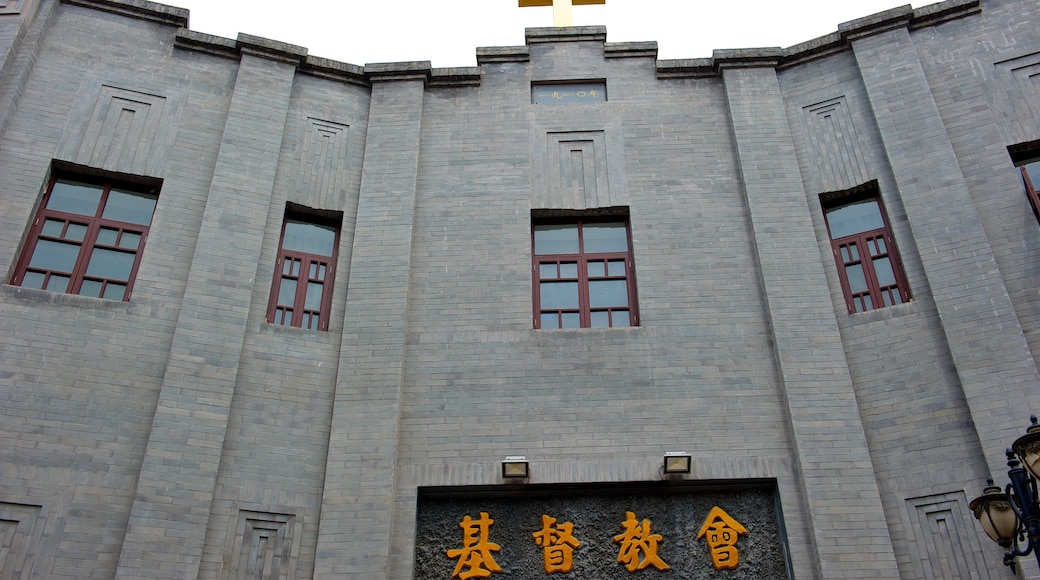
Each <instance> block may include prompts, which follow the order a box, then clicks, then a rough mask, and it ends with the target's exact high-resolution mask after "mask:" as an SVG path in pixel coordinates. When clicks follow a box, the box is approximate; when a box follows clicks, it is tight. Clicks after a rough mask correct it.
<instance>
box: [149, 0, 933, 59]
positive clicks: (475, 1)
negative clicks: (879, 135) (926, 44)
mask: <svg viewBox="0 0 1040 580" xmlns="http://www.w3.org/2000/svg"><path fill="white" fill-rule="evenodd" d="M160 1H162V2H163V3H165V4H172V5H174V6H181V7H183V8H187V9H189V10H191V20H190V23H191V29H192V30H195V31H197V32H205V33H207V34H215V35H217V36H224V37H227V38H235V37H237V36H238V33H239V32H244V33H247V34H253V35H256V36H263V37H266V38H270V39H272V40H279V41H282V42H289V43H292V44H298V45H300V46H304V47H306V48H307V49H308V50H309V54H311V55H313V56H320V57H325V58H331V59H333V60H338V61H343V62H348V63H351V64H357V65H363V64H365V63H370V62H396V61H409V60H429V61H432V62H433V66H434V67H454V66H473V65H475V64H476V49H477V47H483V46H520V45H523V44H524V28H526V27H540V26H552V8H523V9H521V8H519V7H518V2H517V0H160ZM930 3H932V2H931V0H923V1H921V2H915V3H914V6H915V7H920V6H924V5H926V4H930ZM904 4H907V2H906V1H905V0H902V1H900V0H607V4H606V5H604V6H575V7H574V24H575V25H577V26H581V25H605V26H606V27H607V41H608V42H631V41H645V40H656V41H657V44H658V49H659V53H658V56H659V58H662V59H674V58H700V57H708V56H711V51H712V50H713V49H716V48H752V47H761V46H780V47H788V46H791V45H793V44H798V43H800V42H804V41H806V40H811V39H813V38H816V37H817V36H823V35H824V34H829V33H831V32H834V31H836V30H837V29H838V24H839V23H841V22H846V21H849V20H854V19H856V18H860V17H862V16H867V15H870V14H874V13H875V12H881V11H883V10H887V9H889V8H894V7H896V6H900V5H904Z"/></svg>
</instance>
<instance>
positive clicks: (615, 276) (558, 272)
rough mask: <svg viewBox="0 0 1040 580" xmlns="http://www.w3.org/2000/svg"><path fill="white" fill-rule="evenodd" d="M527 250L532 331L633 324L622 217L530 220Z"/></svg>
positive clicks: (630, 266)
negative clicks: (531, 291) (532, 312)
mask: <svg viewBox="0 0 1040 580" xmlns="http://www.w3.org/2000/svg"><path fill="white" fill-rule="evenodd" d="M531 247H532V273H533V280H534V285H533V289H534V292H533V295H534V296H533V301H534V327H535V328H537V329H551V328H606V327H621V326H638V325H639V311H638V304H637V300H636V281H635V262H634V259H633V257H632V231H631V226H630V225H629V220H628V216H606V217H596V218H577V219H575V218H542V219H534V220H532V227H531Z"/></svg>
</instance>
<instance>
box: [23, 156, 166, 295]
mask: <svg viewBox="0 0 1040 580" xmlns="http://www.w3.org/2000/svg"><path fill="white" fill-rule="evenodd" d="M158 199H159V193H158V187H139V186H134V185H127V184H119V183H114V182H112V181H106V180H104V179H97V180H95V179H78V178H72V177H68V178H67V177H63V176H59V177H55V178H53V179H51V182H50V184H49V185H48V187H47V193H46V194H44V197H43V202H42V203H41V204H40V210H39V211H38V212H37V214H36V217H35V219H34V220H33V223H32V228H31V229H30V231H29V237H28V239H27V241H26V243H25V250H24V252H23V253H22V256H21V258H20V259H19V261H18V266H17V268H16V269H15V275H14V278H13V279H12V281H11V283H12V284H14V285H18V286H22V287H23V288H38V289H41V290H51V291H54V292H67V293H69V294H80V295H83V296H94V297H97V298H105V299H108V300H122V301H124V302H125V301H128V300H130V294H131V292H132V290H133V285H134V278H135V277H136V276H137V269H138V267H139V266H140V264H141V254H142V253H143V251H144V244H145V241H146V240H147V238H148V227H149V226H150V225H151V223H152V214H153V213H154V211H155V204H156V202H157V201H158Z"/></svg>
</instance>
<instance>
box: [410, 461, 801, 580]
mask: <svg viewBox="0 0 1040 580" xmlns="http://www.w3.org/2000/svg"><path fill="white" fill-rule="evenodd" d="M715 508H721V510H722V512H724V513H725V515H727V516H729V518H730V521H732V522H735V523H736V525H737V527H742V528H743V529H744V530H746V534H744V533H739V531H737V530H735V529H733V528H729V529H728V530H727V531H726V532H723V533H721V534H716V536H715V538H714V539H715V541H716V547H717V549H725V547H724V546H723V547H722V548H719V545H720V543H723V542H722V539H721V538H722V537H725V542H724V543H727V544H733V543H734V541H735V545H732V550H730V551H729V552H728V554H727V556H726V557H724V558H723V559H724V560H728V561H729V562H730V563H731V564H732V562H733V560H732V559H729V558H733V557H734V556H735V560H736V567H733V568H728V569H727V568H723V569H717V568H716V565H715V560H714V559H713V553H712V548H710V547H709V545H708V542H707V539H708V536H710V535H711V534H712V532H713V531H716V532H718V530H719V528H721V527H724V526H725V525H726V524H724V523H722V520H720V519H719V517H718V514H719V513H720V512H719V511H718V510H715ZM713 510H714V511H713ZM629 513H631V514H633V517H631V518H630V517H629V516H628V514H629ZM482 514H487V515H486V516H484V515H482ZM713 514H714V516H715V526H714V527H712V526H710V525H707V524H706V522H705V520H706V519H709V515H713ZM780 514H781V510H780V503H779V498H778V495H777V491H776V483H775V481H771V480H767V481H752V482H748V481H741V482H734V483H729V482H712V483H710V484H697V485H691V484H686V483H679V484H677V483H676V482H662V484H660V485H655V484H652V483H643V484H634V485H532V486H502V487H499V488H489V487H478V488H451V489H443V488H436V489H430V488H423V489H420V490H419V506H418V515H417V524H416V527H417V530H416V548H415V576H414V577H415V579H416V580H449V579H451V578H453V577H457V578H463V579H465V578H480V577H490V578H503V579H505V578H513V579H546V578H587V579H595V580H612V579H618V580H620V579H629V578H635V577H639V578H682V579H691V580H692V579H700V578H711V579H719V578H726V579H733V580H738V579H742V580H743V579H746V580H785V579H787V580H790V579H791V574H790V571H789V570H790V566H789V557H788V550H787V539H786V536H785V533H784V529H783V523H782V520H781V515H780ZM467 516H468V519H467ZM544 516H548V517H549V518H552V521H551V522H550V523H549V524H547V520H546V519H545V517H544ZM626 521H627V522H628V527H626ZM710 523H711V522H708V524H710ZM460 524H465V526H466V527H463V526H462V525H460ZM566 524H573V526H572V527H565V526H566ZM702 529H704V530H705V531H706V533H705V534H704V535H703V536H702V537H701V538H700V539H698V534H699V533H700V532H701V531H702ZM547 531H548V532H549V533H547ZM727 532H728V533H727ZM536 534H537V537H536ZM616 538H617V539H616ZM539 539H540V540H541V545H540V544H539ZM554 542H555V544H556V549H554V550H552V551H550V550H547V549H546V547H547V545H549V544H553V543H554ZM564 544H569V546H564ZM574 544H577V545H576V546H575V545H574ZM568 547H569V550H568ZM496 548H497V549H496ZM565 551H568V552H569V554H568V558H566V559H565V558H563V556H562V554H563V552H565ZM449 552H451V553H452V554H453V555H454V557H450V556H449V555H448V554H449ZM550 552H551V555H550ZM619 559H620V560H622V561H619ZM565 560H569V562H566V561H565ZM460 562H461V563H460ZM567 564H569V566H568V567H569V569H570V571H569V572H565V571H563V570H562V568H563V567H564V566H565V565H567ZM457 567H458V568H457ZM496 568H498V569H500V570H498V569H496ZM629 568H633V569H632V570H631V571H630V570H629ZM548 569H552V570H553V572H551V573H550V572H547V570H548ZM456 571H458V575H456V576H453V574H454V573H455V572H456ZM488 572H490V575H487V574H486V573H488Z"/></svg>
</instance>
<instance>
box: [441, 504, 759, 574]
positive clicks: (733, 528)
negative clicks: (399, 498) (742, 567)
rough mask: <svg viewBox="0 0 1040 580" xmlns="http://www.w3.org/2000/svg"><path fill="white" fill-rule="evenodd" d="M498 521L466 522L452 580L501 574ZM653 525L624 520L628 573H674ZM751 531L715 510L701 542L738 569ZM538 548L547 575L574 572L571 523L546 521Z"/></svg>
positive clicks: (622, 549) (621, 559) (719, 564)
mask: <svg viewBox="0 0 1040 580" xmlns="http://www.w3.org/2000/svg"><path fill="white" fill-rule="evenodd" d="M493 523H495V520H493V519H491V518H490V517H488V514H487V512H480V519H479V520H474V519H472V518H471V517H470V516H468V515H467V516H465V517H463V518H462V522H461V523H460V524H459V527H461V528H462V530H463V534H462V548H460V549H456V550H448V552H447V554H448V557H449V558H452V559H457V560H458V563H457V564H456V565H455V570H454V571H453V572H452V578H461V579H462V580H467V579H468V578H487V577H489V576H491V574H492V573H494V572H502V568H501V567H500V566H499V565H498V563H496V562H495V559H494V557H492V555H491V552H497V551H499V550H501V549H502V548H501V546H499V545H498V544H495V543H493V542H491V541H490V535H491V533H490V528H491V524H493ZM651 525H652V524H651V523H650V520H648V519H644V520H642V521H639V520H638V518H636V514H634V513H632V512H626V513H625V521H624V522H622V523H621V526H622V527H623V528H624V529H625V531H624V532H623V533H621V534H618V535H616V536H614V541H615V542H617V543H618V544H620V546H619V547H618V555H617V562H618V564H621V565H623V566H624V567H625V569H626V570H628V571H629V572H635V571H637V570H643V569H646V568H654V569H656V570H671V568H672V567H671V566H669V565H668V564H666V563H665V561H664V560H662V559H661V557H660V556H659V555H658V553H657V548H658V545H659V544H660V543H661V541H662V540H664V537H663V536H661V535H660V534H655V533H653V532H652V531H651ZM747 534H748V531H747V529H745V528H744V526H742V525H741V524H740V523H738V522H737V521H736V520H734V519H733V518H732V517H730V515H729V514H727V513H726V512H725V511H723V510H722V508H719V507H714V508H712V510H711V512H710V513H709V514H708V517H707V519H705V520H704V525H703V526H701V531H700V533H699V534H697V539H698V540H699V539H701V538H705V539H706V541H707V542H708V545H709V546H710V547H711V559H712V562H713V563H714V564H715V569H716V570H733V569H735V568H736V567H737V566H738V565H739V563H740V557H739V554H738V552H737V537H738V536H739V535H744V536H746V535H747ZM531 536H533V537H534V541H535V543H536V544H538V545H539V546H541V547H542V549H543V560H544V565H545V572H546V573H548V574H552V573H554V572H562V573H565V574H566V573H569V572H571V570H572V569H573V567H574V549H575V548H577V547H579V546H581V542H580V541H578V540H577V539H576V538H575V537H574V524H573V523H571V522H566V523H561V524H558V523H557V520H556V518H554V517H552V516H548V515H543V516H542V529H541V530H539V531H537V532H534V533H532V534H531Z"/></svg>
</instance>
